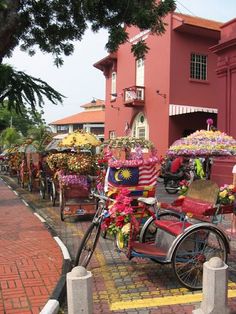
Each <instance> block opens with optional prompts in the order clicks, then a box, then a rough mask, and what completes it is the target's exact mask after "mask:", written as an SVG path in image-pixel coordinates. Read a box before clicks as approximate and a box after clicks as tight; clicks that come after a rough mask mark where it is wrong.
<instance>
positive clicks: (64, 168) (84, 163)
mask: <svg viewBox="0 0 236 314" xmlns="http://www.w3.org/2000/svg"><path fill="white" fill-rule="evenodd" d="M100 144H101V143H100V141H99V140H97V138H96V137H95V136H94V135H93V134H91V133H89V132H84V131H79V130H78V131H76V132H74V133H71V134H69V135H68V136H66V137H65V138H64V139H62V140H61V141H60V143H59V145H58V146H59V147H64V148H66V149H68V151H67V152H58V153H56V154H51V155H50V156H48V158H47V162H48V165H49V167H50V168H51V170H52V171H53V172H54V177H53V183H52V189H53V190H55V193H56V194H58V195H59V206H60V214H61V220H64V219H65V218H66V217H76V216H77V217H78V216H80V217H81V216H86V215H91V214H94V213H95V211H96V202H95V200H94V199H93V197H92V195H91V192H92V190H93V189H94V188H95V179H96V167H97V159H96V154H95V148H96V146H99V145H100Z"/></svg>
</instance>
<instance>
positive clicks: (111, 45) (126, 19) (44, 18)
mask: <svg viewBox="0 0 236 314" xmlns="http://www.w3.org/2000/svg"><path fill="white" fill-rule="evenodd" d="M174 9H175V1H174V0H162V1H161V0H156V1H155V0H128V1H127V0H119V1H117V0H27V1H20V0H0V64H1V63H2V60H3V58H4V57H6V56H10V55H11V53H12V51H13V50H14V48H15V47H16V46H18V45H20V47H21V49H23V50H24V51H27V52H28V53H29V54H30V55H33V54H35V47H37V46H38V47H39V49H40V50H41V51H42V52H45V53H51V54H52V55H53V57H54V62H55V64H56V65H57V66H60V65H62V64H63V55H64V56H69V55H71V54H72V53H73V50H74V44H73V42H74V41H80V40H81V39H82V37H83V35H84V33H85V30H86V29H87V27H88V25H91V28H92V30H93V31H94V32H97V31H98V30H99V29H101V28H105V29H107V30H108V34H109V37H108V42H107V44H106V48H107V49H108V51H109V52H114V51H116V50H117V48H118V46H119V45H120V44H123V43H125V42H126V41H127V40H128V34H127V32H126V27H125V26H132V25H134V26H136V27H138V28H140V30H146V29H150V30H151V32H152V33H153V34H161V33H163V32H164V30H165V24H164V21H163V18H164V17H165V15H166V14H168V13H169V12H170V11H173V10H174ZM132 51H133V53H134V55H135V57H136V58H139V57H141V56H144V54H145V53H146V52H147V51H148V47H147V45H146V44H145V42H144V41H141V42H138V43H137V44H134V45H133V46H132ZM2 71H4V68H2V69H1V68H0V77H1V72H2ZM13 74H14V71H13V72H12V73H11V75H13ZM15 74H16V73H15ZM19 74H20V73H19ZM21 74H22V73H21ZM26 78H27V77H23V80H25V79H26ZM18 79H20V77H18ZM33 82H35V81H34V79H33ZM36 83H39V84H40V83H41V82H36ZM33 85H34V84H33ZM34 86H35V85H34ZM35 87H36V89H35V90H32V91H33V92H34V93H35V92H36V90H37V84H36V86H35ZM10 88H12V87H11V86H10ZM46 88H48V86H44V87H43V89H46ZM14 92H16V91H14ZM41 92H42V89H41V90H40V91H39V94H41ZM51 92H52V94H50V93H49V95H51V99H55V96H57V97H56V99H55V100H56V101H61V100H62V98H61V96H62V95H60V94H58V95H56V94H55V93H53V91H51ZM54 92H55V91H54ZM0 95H1V94H0ZM12 95H13V96H14V97H13V98H12V101H11V103H13V104H14V105H15V108H17V110H18V111H19V112H20V108H19V105H18V101H19V98H20V97H19V96H17V94H16V93H12ZM18 95H19V93H18ZM25 96H26V99H29V97H28V96H29V94H27V93H26V94H25ZM31 96H32V95H31ZM46 97H48V94H46ZM3 98H4V94H3V95H1V99H0V102H2V101H3V100H2V99H3ZM5 98H6V97H5ZM49 98H50V97H49ZM31 99H32V97H31ZM51 99H50V100H51ZM29 100H30V99H29ZM23 101H25V99H23ZM29 103H31V100H30V101H29ZM38 104H39V105H40V104H41V105H42V99H41V97H39V103H38ZM32 109H33V110H34V109H35V103H33V107H32Z"/></svg>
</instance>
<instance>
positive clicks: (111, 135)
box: [109, 131, 116, 139]
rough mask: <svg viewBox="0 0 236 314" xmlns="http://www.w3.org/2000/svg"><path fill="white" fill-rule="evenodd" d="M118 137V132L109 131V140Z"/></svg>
mask: <svg viewBox="0 0 236 314" xmlns="http://www.w3.org/2000/svg"><path fill="white" fill-rule="evenodd" d="M115 137H116V132H115V131H109V139H113V138H115Z"/></svg>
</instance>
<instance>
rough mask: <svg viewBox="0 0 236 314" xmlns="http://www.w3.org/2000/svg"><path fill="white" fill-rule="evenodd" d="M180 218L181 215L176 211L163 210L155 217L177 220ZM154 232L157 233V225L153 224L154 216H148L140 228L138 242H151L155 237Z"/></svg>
mask: <svg viewBox="0 0 236 314" xmlns="http://www.w3.org/2000/svg"><path fill="white" fill-rule="evenodd" d="M180 218H181V216H180V215H179V214H178V213H174V212H163V213H160V214H159V215H158V218H157V219H159V220H173V221H179V220H180ZM156 233H157V226H156V225H155V218H153V217H150V218H149V219H148V220H147V221H146V222H145V224H144V225H143V228H142V229H141V232H140V239H139V242H142V243H147V242H148V243H153V242H154V241H155V238H156Z"/></svg>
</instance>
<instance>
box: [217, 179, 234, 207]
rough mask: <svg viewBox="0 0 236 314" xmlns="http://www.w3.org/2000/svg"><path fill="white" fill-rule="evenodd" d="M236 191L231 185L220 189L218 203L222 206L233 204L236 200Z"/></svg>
mask: <svg viewBox="0 0 236 314" xmlns="http://www.w3.org/2000/svg"><path fill="white" fill-rule="evenodd" d="M235 193H236V189H235V187H234V186H233V185H232V184H231V185H227V184H225V185H223V186H221V187H220V192H219V194H218V200H217V202H218V203H219V204H222V205H228V204H233V203H234V200H235V195H234V194H235Z"/></svg>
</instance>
